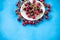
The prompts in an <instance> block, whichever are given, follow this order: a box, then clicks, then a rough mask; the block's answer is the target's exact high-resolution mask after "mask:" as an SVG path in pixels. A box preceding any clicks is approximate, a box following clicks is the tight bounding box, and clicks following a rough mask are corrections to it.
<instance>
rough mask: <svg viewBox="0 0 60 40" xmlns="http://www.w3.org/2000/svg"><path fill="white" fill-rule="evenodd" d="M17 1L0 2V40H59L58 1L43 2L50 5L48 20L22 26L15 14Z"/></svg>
mask: <svg viewBox="0 0 60 40" xmlns="http://www.w3.org/2000/svg"><path fill="white" fill-rule="evenodd" d="M17 2H18V1H17V0H0V40H59V39H60V0H45V2H46V3H47V4H50V5H51V12H50V13H49V20H46V19H44V20H43V21H42V22H40V23H38V24H37V25H26V26H22V22H18V21H17V18H18V16H17V15H16V14H15V10H16V9H17V7H16V6H15V5H16V3H17Z"/></svg>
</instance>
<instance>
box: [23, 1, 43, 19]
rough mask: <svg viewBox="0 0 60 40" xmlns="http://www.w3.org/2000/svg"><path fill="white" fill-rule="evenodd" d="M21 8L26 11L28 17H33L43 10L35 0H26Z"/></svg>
mask: <svg viewBox="0 0 60 40" xmlns="http://www.w3.org/2000/svg"><path fill="white" fill-rule="evenodd" d="M24 6H25V7H24V8H23V10H24V11H26V15H27V16H28V17H29V18H33V19H35V17H36V16H37V15H39V14H41V13H42V12H43V10H42V9H41V8H40V7H41V4H40V3H36V2H35V1H34V2H33V3H30V2H27V3H26V4H25V5H24Z"/></svg>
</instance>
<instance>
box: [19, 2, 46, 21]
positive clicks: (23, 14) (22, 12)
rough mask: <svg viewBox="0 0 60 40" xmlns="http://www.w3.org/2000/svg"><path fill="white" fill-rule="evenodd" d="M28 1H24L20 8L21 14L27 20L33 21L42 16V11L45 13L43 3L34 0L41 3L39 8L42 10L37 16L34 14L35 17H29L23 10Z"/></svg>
mask: <svg viewBox="0 0 60 40" xmlns="http://www.w3.org/2000/svg"><path fill="white" fill-rule="evenodd" d="M27 2H28V1H26V2H24V3H23V4H22V6H21V9H20V12H21V15H22V16H23V17H24V18H25V19H27V20H31V21H34V20H38V19H40V18H41V17H43V15H44V13H45V7H44V5H43V3H41V2H40V1H36V2H37V3H40V4H41V9H42V10H43V12H42V13H41V14H39V15H38V16H36V18H35V19H33V18H29V17H28V16H27V15H26V11H24V10H23V8H24V7H25V4H26V3H27Z"/></svg>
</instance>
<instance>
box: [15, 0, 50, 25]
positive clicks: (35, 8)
mask: <svg viewBox="0 0 60 40" xmlns="http://www.w3.org/2000/svg"><path fill="white" fill-rule="evenodd" d="M38 1H40V2H41V3H43V4H44V6H45V8H46V10H45V15H44V16H45V18H46V19H48V18H49V16H48V13H49V12H50V8H51V7H50V4H46V3H45V2H44V0H38ZM22 2H24V0H22ZM22 2H20V0H19V1H18V3H17V4H16V6H17V7H18V9H17V10H16V11H15V12H16V15H18V19H17V20H18V21H20V20H21V19H22V20H23V22H22V25H26V24H36V23H38V22H40V21H42V20H43V18H44V17H42V18H40V19H38V20H35V21H30V20H27V19H25V18H24V17H22V15H21V13H20V8H21V4H22ZM37 4H38V5H35V0H33V4H31V3H30V2H28V3H27V4H25V7H24V8H23V10H24V11H26V15H27V16H28V17H30V18H33V19H35V17H36V16H35V15H39V13H42V12H43V10H42V9H40V7H41V5H40V4H39V3H37Z"/></svg>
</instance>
